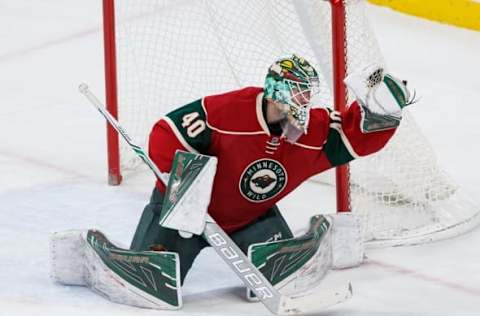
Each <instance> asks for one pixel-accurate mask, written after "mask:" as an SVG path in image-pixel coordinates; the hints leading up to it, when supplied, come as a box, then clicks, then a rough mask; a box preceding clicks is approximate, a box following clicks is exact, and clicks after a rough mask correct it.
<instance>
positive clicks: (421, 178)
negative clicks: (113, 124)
mask: <svg viewBox="0 0 480 316" xmlns="http://www.w3.org/2000/svg"><path fill="white" fill-rule="evenodd" d="M365 7H366V4H365V2H364V1H363V0H330V1H327V0H268V1H267V0H236V1H225V0H188V1H185V0H142V1H138V0H103V19H104V21H103V22H104V41H105V79H106V98H107V100H106V103H107V108H108V110H109V111H110V113H112V115H114V116H115V117H118V120H119V122H120V123H121V124H122V126H124V127H125V128H126V129H127V130H128V132H129V134H130V135H131V136H132V137H133V138H134V139H135V140H136V141H138V142H140V143H142V142H143V144H146V139H147V136H148V132H149V130H150V128H151V126H152V124H153V123H154V122H155V121H156V120H158V119H159V118H160V117H161V116H162V115H164V114H165V113H166V112H168V111H169V110H171V109H173V108H175V107H176V106H179V105H182V104H185V103H187V102H189V101H191V100H193V99H195V98H199V97H202V96H205V95H209V94H214V93H219V92H223V91H228V90H231V89H235V88H240V87H242V86H247V85H257V86H261V85H262V84H263V80H264V76H265V72H266V69H267V67H268V66H269V65H270V63H271V62H272V60H274V59H275V58H277V57H278V56H279V55H281V54H285V53H292V52H295V53H298V54H299V55H302V56H304V57H305V58H307V59H308V60H309V61H310V62H311V63H312V64H313V65H314V66H315V67H316V68H317V70H319V72H320V73H321V77H322V78H321V91H322V93H321V95H320V96H319V97H318V104H321V105H322V106H328V107H334V108H335V109H337V110H342V109H344V108H345V107H346V106H347V104H349V102H351V100H352V96H350V95H349V93H348V91H347V90H346V88H345V85H344V83H343V79H344V78H345V76H346V75H347V74H348V72H349V71H350V70H354V69H355V68H357V67H360V66H362V65H365V64H366V63H372V62H380V63H384V60H383V56H382V54H381V51H380V49H379V46H378V44H377V42H376V38H375V35H374V33H373V31H372V30H371V28H370V26H369V23H368V17H367V13H366V9H365ZM107 138H108V175H109V183H110V184H112V185H117V184H120V183H121V181H122V174H125V173H126V172H127V173H128V172H131V171H128V170H134V169H135V166H136V165H137V164H138V161H137V160H136V159H135V158H134V155H131V154H130V152H129V148H124V149H122V143H121V142H120V143H119V141H118V136H117V135H116V133H115V132H114V131H113V130H112V129H111V128H110V127H108V130H107ZM335 186H336V192H337V211H338V212H343V211H352V212H354V213H355V214H357V215H358V216H359V217H360V218H361V220H362V223H363V233H364V239H365V241H367V242H368V243H369V244H370V245H399V244H412V243H419V242H425V241H431V240H436V239H441V238H448V237H451V236H455V235H458V234H460V233H462V232H464V231H466V230H468V229H471V228H472V227H474V226H475V225H477V224H478V221H479V209H478V207H477V206H475V205H474V204H473V203H472V202H471V201H470V199H469V198H468V196H466V195H465V194H464V193H463V190H462V189H461V188H460V187H459V186H458V185H456V184H455V182H454V181H453V180H452V179H451V178H450V177H449V176H448V175H447V174H446V173H445V172H444V171H443V169H441V168H440V167H439V166H438V165H437V162H436V158H435V154H434V151H433V149H432V148H431V145H430V143H429V142H428V140H427V139H426V138H425V137H424V136H423V135H422V133H421V132H420V130H419V129H418V128H417V126H416V123H415V121H414V119H413V117H412V116H411V115H410V114H409V113H408V111H407V112H406V113H405V116H404V119H403V121H402V124H401V127H400V128H399V130H398V131H397V133H396V135H395V136H394V138H393V139H392V141H391V142H390V143H389V144H388V145H387V146H386V148H385V149H384V150H382V151H381V152H380V153H378V154H375V155H372V156H371V157H367V158H362V159H358V160H356V161H354V162H352V163H351V164H350V166H342V167H340V168H337V169H336V184H335Z"/></svg>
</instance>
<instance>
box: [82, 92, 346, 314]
mask: <svg viewBox="0 0 480 316" xmlns="http://www.w3.org/2000/svg"><path fill="white" fill-rule="evenodd" d="M79 91H80V92H81V93H82V94H83V95H85V97H86V98H87V99H88V100H89V101H90V103H91V104H92V105H93V106H94V107H95V108H96V109H97V110H98V111H99V112H100V113H101V114H102V115H103V117H104V118H105V119H106V120H107V121H108V123H109V124H110V125H111V126H112V127H113V128H114V129H115V130H116V131H117V132H118V133H119V134H120V135H121V136H122V137H123V138H124V139H125V141H126V142H127V143H128V145H129V146H130V147H131V148H132V150H133V151H134V152H135V153H136V154H137V155H138V156H139V157H140V158H141V159H142V160H143V161H144V162H145V164H147V166H148V167H150V169H151V170H152V171H153V173H154V174H155V176H156V177H157V178H158V179H160V181H162V182H163V183H165V184H166V183H167V182H168V175H167V174H164V173H162V172H161V171H160V170H159V169H158V167H157V166H156V165H155V163H154V162H153V161H152V160H151V159H150V157H149V156H148V155H147V154H146V153H145V151H144V150H143V148H142V147H141V146H139V145H137V144H135V143H134V142H133V140H132V139H131V138H130V136H129V135H128V134H127V133H126V131H125V130H124V129H123V128H122V126H121V125H120V124H119V123H118V121H117V120H116V119H115V118H114V117H113V116H112V115H111V114H110V113H109V112H108V111H107V110H106V109H105V107H104V106H103V104H102V103H101V102H100V100H99V99H98V98H97V97H96V96H95V95H94V94H93V93H92V92H91V91H90V89H89V88H88V86H87V85H86V84H85V83H82V84H80V86H79ZM202 236H203V238H204V239H205V240H206V241H207V242H208V243H209V244H210V246H212V247H213V248H214V250H215V251H216V252H217V254H218V255H219V256H220V257H221V258H222V259H223V260H224V261H225V263H227V264H228V266H229V267H230V268H231V269H232V270H233V271H234V272H235V274H236V275H237V276H238V277H239V278H240V279H241V280H242V282H243V283H244V284H245V286H247V287H248V288H249V289H251V290H252V291H253V292H254V293H255V295H256V296H257V297H258V298H259V299H260V301H261V302H262V303H263V304H264V305H265V307H266V308H268V310H270V311H271V312H272V313H274V314H277V315H292V314H300V313H306V312H314V311H319V310H321V309H323V308H326V307H328V306H331V305H335V304H338V303H341V302H343V301H345V300H347V299H349V298H350V297H351V296H352V287H351V284H350V283H348V284H346V285H344V286H340V287H337V288H329V289H313V290H311V291H307V292H305V293H299V294H295V295H282V294H281V293H280V292H278V290H277V289H275V288H274V287H273V286H272V284H270V282H269V281H268V280H267V279H266V278H265V276H264V275H263V274H262V273H261V272H260V271H259V270H258V269H257V268H256V267H255V265H254V264H253V263H251V262H250V260H249V259H248V258H247V256H246V255H245V254H244V253H243V252H242V251H241V250H240V248H239V247H238V246H237V245H236V244H235V243H234V242H233V241H232V240H231V239H230V237H229V236H228V235H227V234H226V233H225V232H224V231H223V229H222V228H221V227H220V226H218V224H217V223H216V222H215V220H214V219H213V218H211V217H210V216H209V215H208V214H207V220H206V225H205V229H204V231H203V233H202Z"/></svg>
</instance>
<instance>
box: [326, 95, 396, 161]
mask: <svg viewBox="0 0 480 316" xmlns="http://www.w3.org/2000/svg"><path fill="white" fill-rule="evenodd" d="M361 119H362V114H361V109H360V106H359V104H358V103H357V102H354V103H352V105H351V106H350V107H349V108H348V109H347V110H345V111H343V112H338V111H330V123H329V131H328V135H327V139H326V141H325V144H324V146H323V149H324V152H325V154H326V156H327V159H328V161H329V162H330V163H331V165H332V166H338V165H342V164H345V163H347V162H349V161H351V160H353V159H356V158H359V157H362V156H367V155H370V154H372V153H375V152H377V151H379V150H380V149H382V148H383V147H384V146H385V145H386V144H387V142H388V140H389V139H390V138H391V137H392V136H393V134H394V133H395V128H391V129H387V130H382V131H377V132H371V133H363V132H362V131H361V129H360V123H361Z"/></svg>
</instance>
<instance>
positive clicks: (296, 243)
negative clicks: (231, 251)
mask: <svg viewBox="0 0 480 316" xmlns="http://www.w3.org/2000/svg"><path fill="white" fill-rule="evenodd" d="M248 257H249V258H250V260H251V261H252V262H253V264H254V265H255V266H256V267H257V268H258V269H259V270H260V271H261V272H262V273H263V274H264V275H265V277H266V278H267V279H268V280H269V281H270V282H271V284H272V285H274V286H275V288H277V289H278V290H279V291H281V293H282V294H293V293H301V292H305V291H306V290H308V289H309V288H311V287H313V286H315V285H317V284H318V283H319V282H320V281H321V280H322V279H323V277H324V276H325V274H326V273H327V271H328V270H329V269H330V268H331V263H332V254H331V238H330V223H329V221H328V220H327V219H326V218H325V217H324V216H322V215H318V216H314V217H312V218H311V220H310V229H309V230H308V232H307V233H305V234H304V235H303V236H300V237H297V238H290V239H284V240H279V241H274V242H266V243H257V244H253V245H251V246H250V247H249V250H248ZM247 298H248V299H249V300H250V301H255V298H254V295H252V293H251V292H250V291H247Z"/></svg>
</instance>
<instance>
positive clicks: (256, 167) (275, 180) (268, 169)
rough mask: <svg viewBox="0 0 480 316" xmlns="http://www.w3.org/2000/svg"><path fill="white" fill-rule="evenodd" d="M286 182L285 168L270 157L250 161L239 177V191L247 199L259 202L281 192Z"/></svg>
mask: <svg viewBox="0 0 480 316" xmlns="http://www.w3.org/2000/svg"><path fill="white" fill-rule="evenodd" d="M286 184H287V172H286V171H285V168H284V167H283V166H282V165H281V164H280V163H279V162H278V161H275V160H272V159H260V160H257V161H254V162H252V163H251V164H250V165H248V167H247V168H246V169H245V170H244V171H243V173H242V176H241V177H240V183H239V187H240V192H241V193H242V195H243V197H244V198H246V199H247V200H249V201H251V202H255V203H261V202H264V201H266V200H269V199H271V198H273V197H274V196H276V195H277V194H279V193H280V192H282V190H283V189H284V188H285V185H286Z"/></svg>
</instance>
